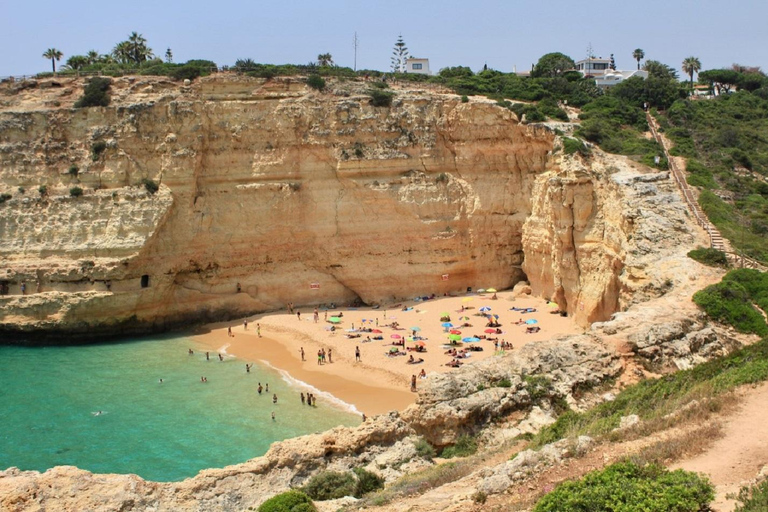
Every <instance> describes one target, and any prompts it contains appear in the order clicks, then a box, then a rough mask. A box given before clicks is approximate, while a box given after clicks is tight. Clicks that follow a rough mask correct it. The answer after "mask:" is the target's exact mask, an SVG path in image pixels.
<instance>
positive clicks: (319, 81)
mask: <svg viewBox="0 0 768 512" xmlns="http://www.w3.org/2000/svg"><path fill="white" fill-rule="evenodd" d="M307 85H308V86H310V87H311V88H312V89H315V90H316V91H322V90H323V89H325V80H323V77H321V76H320V75H309V78H307Z"/></svg>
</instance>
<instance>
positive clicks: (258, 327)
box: [256, 324, 261, 338]
mask: <svg viewBox="0 0 768 512" xmlns="http://www.w3.org/2000/svg"><path fill="white" fill-rule="evenodd" d="M256 334H257V335H258V336H259V338H261V324H256Z"/></svg>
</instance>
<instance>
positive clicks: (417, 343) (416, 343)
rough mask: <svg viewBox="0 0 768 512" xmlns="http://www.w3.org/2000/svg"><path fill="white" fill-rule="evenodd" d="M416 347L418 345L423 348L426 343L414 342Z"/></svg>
mask: <svg viewBox="0 0 768 512" xmlns="http://www.w3.org/2000/svg"><path fill="white" fill-rule="evenodd" d="M414 345H418V346H420V347H423V346H424V345H425V343H424V342H423V341H416V342H414Z"/></svg>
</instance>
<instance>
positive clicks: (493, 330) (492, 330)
mask: <svg viewBox="0 0 768 512" xmlns="http://www.w3.org/2000/svg"><path fill="white" fill-rule="evenodd" d="M483 332H485V333H486V334H493V333H495V332H496V329H486V330H485V331H483Z"/></svg>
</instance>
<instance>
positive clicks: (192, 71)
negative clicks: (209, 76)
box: [168, 65, 202, 81]
mask: <svg viewBox="0 0 768 512" xmlns="http://www.w3.org/2000/svg"><path fill="white" fill-rule="evenodd" d="M201 74H202V71H201V70H200V68H199V67H195V66H188V65H184V66H181V67H178V68H176V69H174V70H173V71H171V72H170V73H168V76H170V77H171V78H173V79H174V80H179V81H181V80H194V79H195V78H197V77H199V76H200V75H201Z"/></svg>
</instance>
